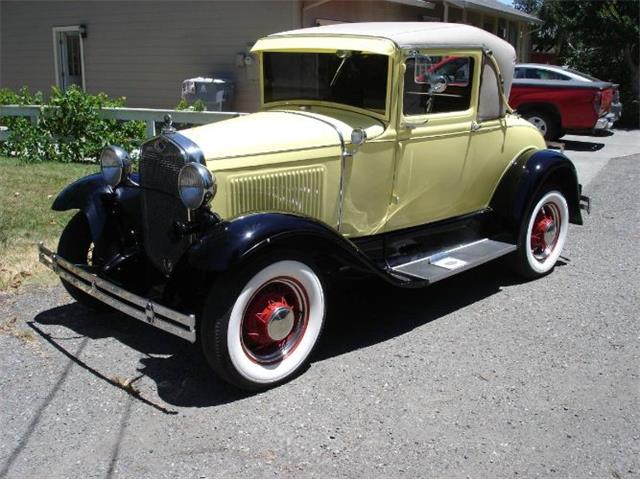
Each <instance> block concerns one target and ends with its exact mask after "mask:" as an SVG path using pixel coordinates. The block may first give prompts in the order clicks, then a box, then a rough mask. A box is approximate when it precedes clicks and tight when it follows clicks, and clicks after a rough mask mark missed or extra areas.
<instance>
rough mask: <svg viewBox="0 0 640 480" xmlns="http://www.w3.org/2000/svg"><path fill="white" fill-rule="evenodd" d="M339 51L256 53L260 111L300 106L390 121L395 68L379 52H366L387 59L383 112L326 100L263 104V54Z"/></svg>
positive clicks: (329, 50) (331, 50)
mask: <svg viewBox="0 0 640 480" xmlns="http://www.w3.org/2000/svg"><path fill="white" fill-rule="evenodd" d="M338 50H339V49H335V50H334V49H312V50H311V49H274V50H262V51H260V52H258V55H259V59H258V63H259V73H260V82H259V83H260V106H261V109H272V108H278V107H289V106H293V107H301V106H319V107H330V108H337V109H340V110H349V111H353V112H357V113H360V114H363V115H368V116H370V117H375V118H378V119H380V120H384V121H385V122H387V123H388V122H389V121H390V117H391V92H392V91H393V72H394V68H395V62H394V56H393V55H386V54H382V53H380V52H366V53H371V54H377V55H384V56H386V57H387V59H388V64H387V65H388V66H387V91H386V97H385V102H384V104H385V109H384V112H377V111H375V110H368V109H366V108H360V107H354V106H353V105H349V104H347V103H337V102H330V101H327V100H306V99H299V100H295V99H294V100H278V101H275V102H265V100H264V61H263V54H264V53H329V54H336V52H337V51H338Z"/></svg>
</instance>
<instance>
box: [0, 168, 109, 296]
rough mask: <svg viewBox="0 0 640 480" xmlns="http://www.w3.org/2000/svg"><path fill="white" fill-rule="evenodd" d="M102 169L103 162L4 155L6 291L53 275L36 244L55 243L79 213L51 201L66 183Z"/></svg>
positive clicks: (0, 197) (0, 245) (1, 253)
mask: <svg viewBox="0 0 640 480" xmlns="http://www.w3.org/2000/svg"><path fill="white" fill-rule="evenodd" d="M97 171H98V166H97V165H81V164H65V163H38V164H26V163H22V162H20V161H18V160H15V159H11V158H5V157H0V291H6V290H12V289H17V288H18V287H20V286H22V285H24V284H29V283H34V282H41V281H47V280H51V279H52V278H53V275H47V273H46V272H47V271H46V269H45V268H44V267H43V266H41V265H39V264H38V260H37V255H36V245H37V243H38V242H39V241H41V240H42V241H44V242H45V243H46V244H47V245H49V246H53V247H55V246H56V245H57V242H58V237H59V236H60V232H61V231H62V229H63V227H64V225H66V223H67V222H68V221H69V219H70V218H71V217H72V216H73V214H74V212H73V211H70V212H54V211H53V210H51V203H52V202H53V200H54V199H55V198H56V195H57V194H58V193H59V192H60V190H62V189H63V188H64V187H65V186H66V185H68V184H69V183H71V182H73V181H74V180H76V179H77V178H80V177H83V176H85V175H87V174H90V173H95V172H97Z"/></svg>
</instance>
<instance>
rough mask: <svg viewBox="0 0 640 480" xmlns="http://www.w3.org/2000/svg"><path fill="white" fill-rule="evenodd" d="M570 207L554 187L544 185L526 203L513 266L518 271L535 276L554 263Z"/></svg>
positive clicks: (530, 276) (563, 234) (563, 237)
mask: <svg viewBox="0 0 640 480" xmlns="http://www.w3.org/2000/svg"><path fill="white" fill-rule="evenodd" d="M568 227H569V207H568V206H567V200H566V199H565V198H564V195H563V194H562V192H561V191H560V190H558V189H557V188H556V187H547V188H544V189H543V191H542V193H540V194H538V195H537V196H536V197H535V199H534V201H533V202H532V203H531V205H530V206H529V209H528V211H527V214H526V215H525V216H524V218H523V220H522V223H521V225H520V233H519V236H518V249H517V251H516V256H515V266H516V270H517V271H518V273H520V274H521V275H523V276H524V277H526V278H529V279H534V278H538V277H542V276H543V275H546V274H547V273H549V272H550V271H551V270H553V267H554V266H555V264H556V262H557V261H558V257H559V256H560V254H561V253H562V248H563V247H564V243H565V241H566V239H567V229H568Z"/></svg>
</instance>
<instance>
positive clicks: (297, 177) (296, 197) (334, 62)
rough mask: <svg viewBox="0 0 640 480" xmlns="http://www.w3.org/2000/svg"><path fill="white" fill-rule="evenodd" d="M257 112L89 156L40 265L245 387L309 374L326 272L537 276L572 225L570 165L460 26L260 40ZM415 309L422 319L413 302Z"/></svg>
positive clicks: (575, 188) (344, 29)
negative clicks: (510, 270)
mask: <svg viewBox="0 0 640 480" xmlns="http://www.w3.org/2000/svg"><path fill="white" fill-rule="evenodd" d="M253 54H254V55H255V56H256V58H257V59H258V61H259V65H260V95H261V102H262V107H261V109H260V111H259V112H257V113H253V114H250V115H245V116H240V117H237V118H233V119H230V120H227V121H223V122H219V123H215V124H211V125H205V126H201V127H197V128H191V129H186V130H182V131H179V132H177V131H175V130H174V129H173V128H171V127H170V125H168V126H167V128H165V129H164V130H163V133H162V134H161V135H159V136H157V137H155V138H152V139H150V140H148V141H147V142H146V143H145V144H144V145H143V146H142V150H141V158H140V163H139V169H138V170H139V171H137V172H132V162H131V160H130V158H129V155H128V153H127V152H125V151H123V150H122V149H121V148H119V147H117V146H111V147H108V148H106V149H105V150H104V152H103V154H102V156H101V173H99V174H95V175H90V176H88V177H85V178H82V179H80V180H78V181H77V182H75V183H73V184H72V185H70V186H69V187H67V188H66V189H65V190H64V191H63V192H62V193H60V195H59V196H58V197H57V199H56V200H55V202H54V204H53V207H52V208H53V209H54V210H69V209H78V210H79V213H77V214H76V216H75V217H73V219H72V220H71V221H70V223H69V224H68V226H67V227H66V228H65V230H64V232H63V233H62V236H61V238H60V242H59V245H58V249H57V252H53V251H51V250H49V249H47V248H46V247H45V246H44V245H40V247H39V251H40V258H41V260H42V262H43V263H45V264H47V265H48V266H50V267H51V268H53V269H54V270H55V271H56V272H57V274H58V275H59V276H60V277H61V279H62V283H63V284H64V286H65V287H66V288H67V290H68V291H69V293H70V294H71V295H72V296H73V298H75V299H76V300H77V301H79V302H81V303H83V304H86V305H89V306H92V307H97V308H99V307H101V306H102V307H104V306H105V304H106V305H107V306H109V307H111V308H115V309H118V310H121V311H122V312H124V313H126V314H128V315H130V316H132V317H134V318H137V319H139V320H142V321H144V322H147V323H149V324H150V325H153V326H155V327H157V328H160V329H162V330H165V331H167V332H170V333H172V334H174V335H177V336H180V337H182V338H184V339H186V340H188V341H190V342H194V343H198V348H202V350H203V352H204V355H205V357H206V359H207V360H208V362H209V364H210V365H211V367H212V368H213V370H214V371H215V372H216V373H217V374H218V375H219V376H220V377H222V378H223V379H224V380H226V381H228V382H230V383H232V384H234V385H236V386H238V387H240V388H244V389H248V390H257V389H263V388H268V387H271V386H274V385H276V384H279V383H282V382H284V381H286V380H288V379H290V378H291V377H292V376H294V375H295V374H296V373H297V372H299V371H300V369H301V368H302V367H303V366H304V365H305V364H307V363H308V361H309V358H310V355H311V353H312V351H313V348H314V346H315V345H316V343H317V341H318V338H319V336H320V333H321V331H322V327H323V324H324V321H325V315H326V311H327V289H326V287H327V279H328V278H336V277H340V276H341V275H345V274H346V273H347V272H350V274H353V273H357V274H365V275H369V274H372V275H377V276H378V277H380V278H382V279H384V280H385V281H387V282H388V283H389V284H390V285H392V286H394V287H408V288H415V287H423V286H427V285H429V284H431V283H433V282H436V281H438V280H441V279H444V278H446V277H449V276H451V275H455V274H457V273H460V272H463V271H465V270H468V269H469V268H472V267H475V266H477V265H480V264H482V263H485V262H488V261H490V260H492V259H495V258H497V257H501V256H505V255H511V257H512V261H513V264H514V265H515V267H516V269H517V270H518V271H519V272H521V273H522V274H523V275H524V276H526V277H528V278H535V277H539V276H542V275H544V274H546V273H548V272H550V271H551V270H552V269H553V267H554V265H555V263H556V261H557V260H558V257H559V255H560V253H561V251H562V248H563V246H564V244H565V240H566V237H567V231H568V228H567V227H568V224H569V223H575V224H581V223H582V216H581V209H582V208H586V207H587V206H588V198H587V197H584V196H582V194H581V186H580V184H579V183H578V179H577V176H576V170H575V168H574V165H573V164H572V163H571V161H570V160H569V159H568V158H566V157H565V156H564V155H562V154H561V153H559V152H556V151H551V150H546V149H545V148H546V146H545V142H544V140H543V138H542V136H541V135H540V133H539V132H538V130H537V129H536V128H535V127H534V126H533V125H531V124H530V123H528V122H527V121H525V120H523V119H521V118H520V117H519V116H517V115H515V114H514V113H513V111H512V110H511V109H510V108H509V105H508V103H507V100H506V98H508V94H509V89H510V86H511V81H512V76H513V67H514V62H515V52H514V50H513V48H512V47H511V45H509V44H508V43H507V42H505V41H503V40H501V39H499V38H497V37H495V36H493V35H491V34H489V33H487V32H485V31H483V30H480V29H477V28H474V27H471V26H466V25H459V24H447V23H422V22H421V23H360V24H358V23H354V24H342V25H331V26H324V27H316V28H309V29H302V30H296V31H291V32H284V33H279V34H275V35H270V36H268V37H266V38H263V39H261V40H259V41H258V42H257V43H256V44H255V46H254V47H253ZM425 308H429V307H428V304H425Z"/></svg>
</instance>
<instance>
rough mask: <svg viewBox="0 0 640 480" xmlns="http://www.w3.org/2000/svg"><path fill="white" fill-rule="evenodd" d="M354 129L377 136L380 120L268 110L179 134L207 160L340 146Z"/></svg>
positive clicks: (347, 114) (349, 113) (381, 126)
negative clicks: (360, 129) (190, 141)
mask: <svg viewBox="0 0 640 480" xmlns="http://www.w3.org/2000/svg"><path fill="white" fill-rule="evenodd" d="M354 128H364V129H365V130H366V131H367V137H368V138H373V137H376V136H378V135H380V134H381V133H382V132H383V130H384V128H383V125H382V123H381V122H379V121H377V120H374V119H372V118H370V117H367V116H365V115H359V114H354V113H351V112H344V113H338V114H337V115H327V114H326V113H324V112H322V111H321V110H320V109H314V110H313V111H312V110H311V109H308V110H301V109H298V110H294V109H291V110H270V111H264V112H258V113H252V114H249V115H243V116H240V117H236V118H232V119H230V120H224V121H220V122H216V123H211V124H208V125H202V126H200V127H196V128H190V129H187V130H181V131H180V133H181V134H182V135H184V136H186V137H188V138H189V139H190V140H192V141H194V142H195V143H196V144H197V145H198V146H199V147H200V148H201V149H202V152H203V154H204V157H205V159H206V160H207V161H210V160H218V159H226V158H232V157H244V156H254V155H261V154H268V153H277V152H286V151H292V150H303V149H310V148H320V147H332V146H338V147H339V146H340V145H341V140H340V136H342V138H343V140H344V142H345V143H346V144H348V143H350V141H351V132H352V131H353V129H354Z"/></svg>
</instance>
